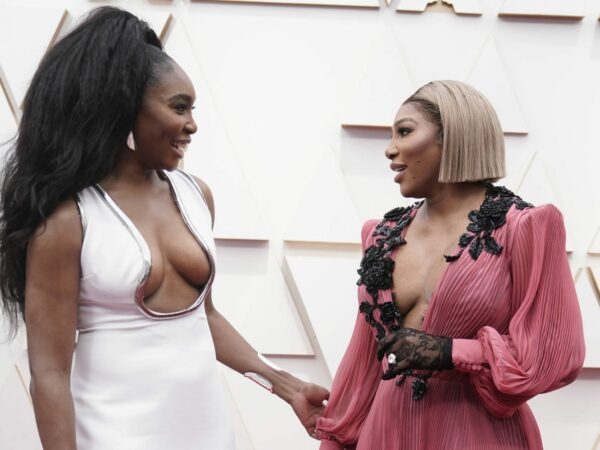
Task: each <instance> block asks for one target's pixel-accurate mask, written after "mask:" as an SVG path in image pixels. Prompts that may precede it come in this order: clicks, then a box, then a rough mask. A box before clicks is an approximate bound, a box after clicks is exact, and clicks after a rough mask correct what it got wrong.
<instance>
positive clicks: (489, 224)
mask: <svg viewBox="0 0 600 450" xmlns="http://www.w3.org/2000/svg"><path fill="white" fill-rule="evenodd" d="M486 188H487V190H486V193H485V198H484V200H483V203H482V204H481V206H480V208H479V209H478V210H474V211H471V212H470V213H469V220H470V223H469V225H468V226H467V232H465V233H464V234H462V235H461V236H460V238H459V241H458V245H459V247H460V250H459V251H458V252H457V253H456V254H455V255H444V258H445V259H446V262H448V263H451V262H454V261H456V260H457V259H458V258H460V256H461V255H462V253H463V251H464V250H465V249H466V248H467V247H469V254H470V255H471V258H473V259H474V260H477V259H478V258H479V256H480V255H481V253H482V251H486V252H487V253H490V254H492V255H499V254H500V253H502V249H503V246H502V245H500V244H499V243H498V242H496V240H495V239H494V237H493V236H492V233H493V232H494V230H497V229H498V228H500V227H502V226H503V225H504V224H506V214H507V213H508V211H509V210H510V208H511V206H512V205H515V207H516V208H517V209H520V210H522V209H525V208H531V207H532V206H533V205H531V204H530V203H527V202H525V201H523V200H522V199H521V198H520V197H519V196H517V195H515V194H513V193H512V192H511V191H509V190H508V189H506V188H505V187H503V186H494V185H493V184H491V183H487V184H486ZM422 204H423V202H417V203H415V204H413V205H412V206H409V207H405V208H394V209H392V210H391V211H389V212H387V213H386V214H385V215H384V216H383V220H382V221H381V222H380V223H379V224H377V226H376V227H375V231H374V232H373V236H374V237H375V242H374V244H373V245H371V246H370V247H369V248H367V249H366V251H365V253H364V256H363V258H362V261H361V263H360V269H358V274H359V275H360V278H359V279H358V281H357V284H358V285H361V284H362V285H364V286H365V288H366V291H367V292H368V293H369V295H370V296H371V298H372V299H373V302H372V303H371V302H369V301H367V300H363V301H361V303H360V306H359V310H360V312H361V313H363V314H364V315H365V320H366V321H367V323H368V324H369V325H371V326H372V327H373V328H375V331H376V335H377V339H378V340H381V339H383V338H384V337H385V336H386V329H387V333H393V332H394V331H396V330H398V329H400V328H401V327H402V322H403V320H404V317H403V315H402V314H401V313H400V311H399V310H398V307H397V306H396V303H395V302H394V301H391V302H384V303H379V291H381V290H387V289H391V288H392V286H393V279H392V275H393V273H394V260H393V259H392V258H391V254H392V252H393V251H394V250H395V249H396V248H397V247H399V246H401V245H405V244H406V241H405V240H404V238H403V237H402V235H403V233H404V230H405V229H406V227H408V225H409V224H410V222H411V221H412V218H413V216H414V211H415V209H418V208H419V207H420V206H421V205H422ZM376 310H379V320H377V319H376V317H375V316H374V312H375V311H376ZM420 372H421V371H420ZM432 373H433V372H431V371H429V372H426V373H414V372H413V371H412V370H411V369H407V370H404V371H402V372H401V373H400V375H398V378H397V380H396V385H401V384H403V383H404V380H405V379H406V377H408V376H410V377H412V378H413V381H412V392H413V394H412V398H413V400H420V399H422V398H423V396H424V395H425V393H426V392H427V387H428V379H429V378H430V377H431V375H432Z"/></svg>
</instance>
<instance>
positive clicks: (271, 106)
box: [186, 4, 381, 239]
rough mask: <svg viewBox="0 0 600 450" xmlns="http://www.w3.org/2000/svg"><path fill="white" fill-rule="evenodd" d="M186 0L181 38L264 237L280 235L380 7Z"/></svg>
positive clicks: (334, 122) (335, 134)
mask: <svg viewBox="0 0 600 450" xmlns="http://www.w3.org/2000/svg"><path fill="white" fill-rule="evenodd" d="M193 6H198V8H197V9H194V10H193V11H192V12H191V14H190V16H189V17H188V20H189V22H190V23H193V24H194V26H193V27H192V26H189V27H187V28H188V32H189V33H190V42H192V43H193V45H194V49H195V50H196V53H197V54H198V55H200V57H201V58H202V61H203V63H204V66H203V68H204V69H205V75H206V79H207V81H208V83H209V85H210V87H211V89H212V93H213V94H214V99H215V103H216V104H217V105H218V108H219V111H220V112H221V114H222V117H223V120H224V122H225V123H226V124H227V126H228V129H229V130H230V131H231V134H230V135H231V139H232V144H233V148H234V151H235V153H236V155H237V157H238V158H239V161H240V164H241V167H243V168H244V170H247V171H248V173H250V174H252V176H249V177H248V187H247V188H248V189H249V190H251V191H252V192H255V193H256V197H257V198H258V199H259V200H260V202H261V203H260V205H261V206H264V208H265V209H264V210H265V219H266V221H267V223H268V225H269V229H270V230H271V233H272V237H273V238H275V239H278V238H283V235H284V233H285V230H287V227H288V225H289V223H290V222H291V221H292V219H293V217H295V216H296V215H297V213H298V212H297V205H298V202H299V201H300V200H301V199H302V197H303V195H304V193H305V184H306V179H307V174H310V173H313V172H314V168H315V167H316V166H317V164H319V162H320V161H321V159H322V154H321V153H322V151H323V149H325V148H327V147H326V145H327V144H329V143H331V145H332V146H333V147H334V148H337V147H338V146H339V133H340V131H339V127H340V123H341V121H340V117H341V116H342V113H343V112H344V110H343V109H342V106H343V104H344V102H345V101H347V100H348V99H349V98H351V97H352V96H354V95H355V94H356V93H355V86H356V80H357V78H358V77H359V76H360V74H362V73H363V71H364V61H362V60H361V58H360V57H358V55H362V54H368V49H369V48H370V44H371V42H372V41H373V37H374V36H375V35H376V34H378V33H380V26H381V23H380V20H379V18H378V17H379V15H378V14H376V13H373V12H372V11H346V10H330V9H318V10H311V9H304V8H301V9H296V8H280V9H275V8H266V9H265V8H262V9H260V10H259V11H260V12H261V13H260V14H253V12H252V11H255V10H253V9H251V8H250V7H249V6H240V7H238V8H232V7H231V5H228V8H223V7H221V9H219V8H217V7H218V6H219V5H214V4H212V5H204V4H202V5H197V4H194V5H193ZM200 6H202V8H200ZM257 8H258V7H257ZM186 23H187V22H186ZM231 30H236V32H235V33H232V32H231ZM214 42H218V43H219V45H214ZM355 77H356V78H355ZM200 95H201V94H200ZM316 130H320V131H317V132H315V131H316Z"/></svg>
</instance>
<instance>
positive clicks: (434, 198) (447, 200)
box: [420, 182, 486, 219]
mask: <svg viewBox="0 0 600 450" xmlns="http://www.w3.org/2000/svg"><path fill="white" fill-rule="evenodd" d="M485 192H486V186H485V184H484V183H481V182H468V183H438V185H437V189H435V191H434V192H432V193H431V195H429V196H428V197H426V198H425V201H424V203H423V206H422V207H421V208H420V209H421V210H422V214H423V215H425V216H427V217H429V218H430V219H438V218H439V219H447V218H448V217H452V216H464V215H465V214H467V213H468V212H469V211H472V210H474V209H479V206H481V203H482V202H483V199H484V197H485Z"/></svg>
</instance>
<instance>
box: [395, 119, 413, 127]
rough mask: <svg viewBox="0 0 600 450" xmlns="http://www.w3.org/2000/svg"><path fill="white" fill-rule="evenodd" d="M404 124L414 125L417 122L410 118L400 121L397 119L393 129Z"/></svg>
mask: <svg viewBox="0 0 600 450" xmlns="http://www.w3.org/2000/svg"><path fill="white" fill-rule="evenodd" d="M404 122H412V123H414V124H415V125H416V124H417V121H416V120H415V119H413V118H411V117H403V118H402V119H398V120H396V121H395V122H394V128H397V127H398V125H401V124H403V123H404Z"/></svg>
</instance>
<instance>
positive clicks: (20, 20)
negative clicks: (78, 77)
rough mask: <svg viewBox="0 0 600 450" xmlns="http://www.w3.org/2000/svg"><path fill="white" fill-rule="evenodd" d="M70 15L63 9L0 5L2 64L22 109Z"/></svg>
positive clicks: (0, 59)
mask: <svg viewBox="0 0 600 450" xmlns="http://www.w3.org/2000/svg"><path fill="white" fill-rule="evenodd" d="M66 15H67V11H66V10H65V9H64V8H60V7H47V6H37V7H35V8H34V7H27V6H23V7H22V6H13V5H0V42H2V43H3V45H0V61H1V62H2V67H3V69H4V73H5V74H6V78H7V80H8V83H9V85H10V89H11V91H12V93H13V95H14V98H15V101H16V102H17V104H18V105H20V104H21V102H22V101H23V97H24V96H25V91H26V90H27V87H28V86H29V82H30V80H31V78H32V77H33V74H34V72H35V69H36V67H37V65H38V63H39V61H40V59H41V58H42V56H43V55H44V53H45V52H46V49H47V48H48V45H50V43H51V42H52V39H53V37H54V36H55V35H56V34H57V33H58V30H59V28H60V27H61V25H62V23H63V21H64V19H65V18H66ZM25 24H26V25H25ZM24 36H26V37H27V38H26V39H23V37H24ZM6 43H10V45H6Z"/></svg>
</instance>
